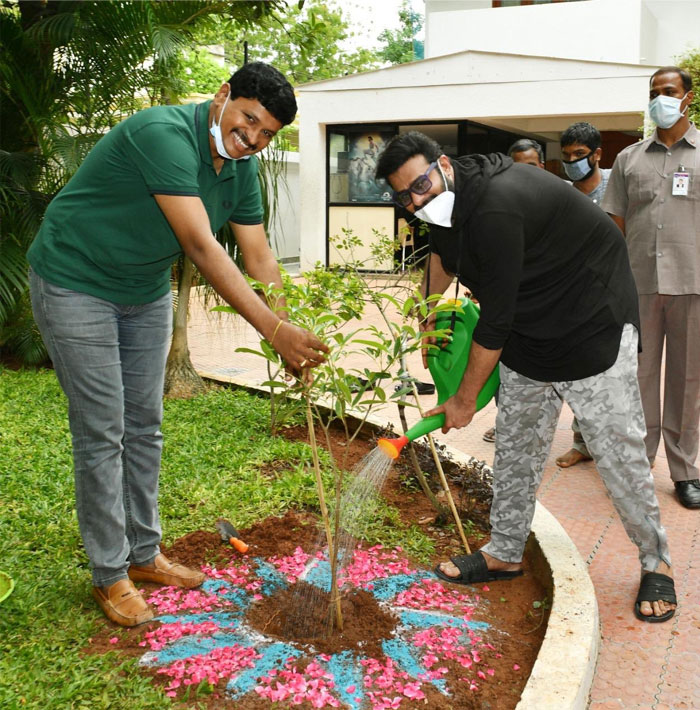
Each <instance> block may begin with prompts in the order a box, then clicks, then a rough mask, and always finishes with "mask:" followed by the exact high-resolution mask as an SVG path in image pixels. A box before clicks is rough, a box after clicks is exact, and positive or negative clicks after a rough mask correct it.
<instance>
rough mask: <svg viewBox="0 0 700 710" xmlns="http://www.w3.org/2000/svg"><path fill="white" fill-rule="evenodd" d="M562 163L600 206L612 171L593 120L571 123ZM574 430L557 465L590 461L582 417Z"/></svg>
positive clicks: (564, 137) (563, 137) (563, 140)
mask: <svg viewBox="0 0 700 710" xmlns="http://www.w3.org/2000/svg"><path fill="white" fill-rule="evenodd" d="M559 145H560V147H561V155H562V161H561V162H562V165H563V166H564V172H565V173H566V176H567V177H568V178H569V180H571V184H572V185H573V186H574V187H575V188H576V189H577V190H579V192H581V193H583V194H584V195H586V197H587V198H588V199H589V200H591V201H592V202H593V203H594V204H596V205H600V203H601V202H602V200H603V195H605V188H606V186H607V184H608V178H609V177H610V170H604V169H603V168H601V167H600V158H601V155H602V153H603V150H602V148H601V138H600V132H599V131H598V129H597V128H596V127H595V126H593V125H591V124H590V123H586V122H583V121H582V122H580V123H574V124H572V125H571V126H569V127H568V128H567V129H566V130H565V131H564V132H563V133H562V134H561V137H560V138H559ZM571 428H572V429H573V432H574V441H573V445H572V447H571V448H570V449H569V450H568V451H567V452H566V453H565V454H562V455H561V456H558V457H557V459H556V462H557V466H561V467H562V468H568V467H569V466H575V465H576V464H577V463H579V462H580V461H590V459H591V454H590V452H589V451H588V447H587V446H586V442H585V441H584V439H583V434H582V433H581V427H579V424H578V420H577V419H576V417H574V420H573V422H572V423H571Z"/></svg>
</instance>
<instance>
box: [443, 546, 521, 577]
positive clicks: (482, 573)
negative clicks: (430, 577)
mask: <svg viewBox="0 0 700 710" xmlns="http://www.w3.org/2000/svg"><path fill="white" fill-rule="evenodd" d="M450 562H452V564H453V565H454V566H455V567H456V568H457V569H458V570H459V572H460V575H459V577H450V576H449V575H447V574H445V573H444V572H443V571H442V570H441V569H440V565H438V566H437V567H436V568H435V574H436V575H437V576H438V577H439V578H440V579H444V580H445V581H446V582H453V583H454V584H477V583H479V582H496V581H498V580H503V579H513V578H514V577H520V576H521V575H522V573H523V571H522V570H521V569H518V570H512V571H504V570H495V569H494V570H491V569H489V568H488V565H487V564H486V560H485V559H484V556H483V555H482V554H481V553H480V552H474V553H472V554H471V555H460V556H458V557H451V558H450Z"/></svg>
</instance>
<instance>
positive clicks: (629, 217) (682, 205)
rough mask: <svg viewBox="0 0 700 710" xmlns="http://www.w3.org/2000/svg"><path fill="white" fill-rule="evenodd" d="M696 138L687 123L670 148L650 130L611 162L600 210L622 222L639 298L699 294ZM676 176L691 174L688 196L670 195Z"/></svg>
mask: <svg viewBox="0 0 700 710" xmlns="http://www.w3.org/2000/svg"><path fill="white" fill-rule="evenodd" d="M699 140H700V135H699V133H698V130H697V129H696V128H695V126H694V125H693V124H692V123H691V125H690V127H689V128H688V130H687V131H686V133H685V135H684V136H683V137H682V138H681V139H680V140H679V141H678V142H677V143H675V144H674V145H672V146H671V147H670V148H669V147H667V146H665V145H664V144H663V143H661V142H660V141H659V139H658V137H657V134H656V131H655V132H654V134H653V135H652V136H651V138H648V139H646V140H644V141H640V142H639V143H635V144H634V145H631V146H628V147H627V148H625V149H624V150H623V151H622V152H621V153H620V154H619V155H618V156H617V158H615V164H614V165H613V168H612V173H611V175H610V180H609V182H608V187H607V189H606V191H605V197H604V198H603V203H602V207H603V209H604V210H605V211H606V212H608V213H610V214H613V215H616V216H618V217H623V218H624V220H625V231H626V235H625V237H626V240H627V248H628V250H629V255H630V263H631V265H632V272H633V273H634V278H635V282H636V284H637V291H638V292H639V293H640V294H651V293H661V294H665V295H670V296H679V295H686V294H700V237H699V236H698V233H699V232H700V150H699V149H698V141H699ZM677 172H687V173H689V174H690V188H689V191H688V195H687V196H681V195H673V194H672V184H673V181H674V173H677Z"/></svg>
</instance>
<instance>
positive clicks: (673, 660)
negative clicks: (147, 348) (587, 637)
mask: <svg viewBox="0 0 700 710" xmlns="http://www.w3.org/2000/svg"><path fill="white" fill-rule="evenodd" d="M365 322H366V323H372V322H373V323H375V324H377V325H378V326H381V324H380V323H379V320H378V318H377V317H376V316H373V315H372V314H371V313H370V314H368V316H367V317H366V318H365ZM257 342H258V336H257V334H256V333H255V331H254V329H253V328H251V327H250V326H248V324H246V323H245V322H243V321H241V320H240V319H238V318H233V317H231V316H229V315H225V316H223V317H212V316H211V315H208V314H207V311H206V309H204V308H203V307H202V306H201V304H200V303H199V302H198V301H197V298H196V294H195V297H194V298H193V301H192V304H191V311H190V325H189V347H190V353H191V357H192V361H193V363H194V364H195V366H196V367H197V369H198V370H200V371H207V372H215V373H218V374H219V375H223V376H226V375H227V374H228V375H230V376H234V377H244V378H245V379H246V380H247V381H249V382H253V383H259V382H262V381H264V380H265V379H267V373H266V372H265V369H264V366H263V365H264V361H263V360H262V359H261V358H259V357H256V356H254V355H249V354H245V353H236V352H235V349H236V348H237V347H239V346H245V347H251V348H255V347H257ZM365 364H368V365H370V366H371V363H362V362H359V361H355V362H352V363H349V366H364V365H365ZM409 370H410V372H411V374H412V375H413V376H414V377H416V378H417V379H419V380H421V381H429V375H428V373H427V372H426V371H425V370H424V369H423V368H422V365H421V363H420V359H419V356H418V355H414V356H412V357H411V358H409ZM387 393H388V394H392V393H393V387H390V388H388V392H387ZM420 401H421V406H422V408H423V410H426V409H429V408H430V407H432V406H433V403H434V402H435V396H433V395H431V396H428V395H425V396H422V397H420ZM376 415H377V416H378V417H380V418H383V419H384V420H386V421H388V422H392V423H393V424H394V427H395V430H396V431H400V429H401V427H400V423H399V418H398V411H397V408H396V406H395V404H393V403H390V404H388V405H386V406H385V407H383V408H382V409H380V410H378V412H377V413H376ZM419 416H420V414H419V412H418V411H417V410H409V411H408V418H409V423H412V422H415V421H417V419H418V418H419ZM495 417H496V408H495V406H494V404H493V403H491V404H489V405H488V406H487V407H485V408H484V409H483V410H482V411H480V412H477V414H476V416H475V417H474V420H473V421H472V423H471V425H470V426H468V427H466V428H465V429H461V430H459V431H452V432H449V433H448V434H447V435H442V434H441V433H439V432H438V433H436V434H435V439H436V440H437V441H440V442H442V443H446V444H448V445H450V446H453V447H455V448H456V449H458V450H460V451H462V452H463V453H465V454H467V455H470V456H473V457H475V458H476V459H478V460H483V461H485V462H486V463H487V464H488V465H492V464H493V452H494V445H493V444H489V443H487V442H485V441H483V440H482V435H483V433H484V431H486V429H489V428H490V427H491V426H493V425H494V422H495ZM571 420H572V414H571V411H570V410H569V408H568V407H567V406H566V405H564V406H563V407H562V414H561V417H560V420H559V422H558V425H557V429H556V432H555V435H554V441H553V444H552V450H551V453H550V455H549V457H548V460H547V464H546V467H545V471H544V475H543V478H542V483H541V485H540V489H539V492H538V497H539V499H540V500H541V501H542V503H543V504H544V505H545V506H546V507H547V508H548V509H549V510H550V512H551V513H552V514H553V515H555V516H556V517H557V518H558V519H559V521H560V522H561V524H562V525H563V526H564V528H565V530H566V531H567V533H568V534H569V536H570V537H571V538H572V540H573V541H574V543H575V544H576V546H577V548H578V549H579V552H580V553H581V556H582V557H583V559H584V560H587V561H589V563H590V564H589V574H590V576H591V579H592V581H593V584H594V586H595V590H596V595H597V598H598V606H599V609H600V617H601V631H602V642H601V649H600V655H599V658H598V666H597V668H596V673H595V677H594V681H593V687H592V689H591V695H590V704H589V710H690V709H691V708H692V709H693V710H700V682H698V681H697V678H698V676H699V675H700V674H699V673H698V668H700V535H699V530H700V514H698V512H697V511H687V510H685V509H684V508H682V507H681V506H680V504H679V503H678V501H677V500H676V498H675V495H674V489H673V484H672V483H671V480H670V476H669V472H668V462H667V460H666V456H665V452H664V451H663V447H661V449H660V450H659V452H658V454H657V458H656V466H655V468H654V469H653V471H652V474H653V476H654V481H655V486H656V491H657V496H658V499H659V505H660V508H661V516H662V522H663V524H664V526H665V528H666V531H667V534H668V538H669V544H670V547H671V555H672V557H673V563H674V572H675V576H676V587H677V594H678V597H679V601H680V604H681V607H680V609H679V611H678V613H677V614H676V616H675V617H674V619H673V620H672V621H670V622H667V623H665V624H649V623H643V622H640V621H638V620H637V619H636V618H635V617H634V614H633V612H632V605H633V601H634V598H635V596H636V590H637V586H638V583H639V562H638V557H637V549H636V547H635V546H634V545H633V544H632V543H631V542H630V541H629V539H628V538H627V535H626V533H625V531H624V529H623V527H622V525H621V523H620V521H619V519H618V518H617V515H616V514H615V513H614V510H613V507H612V504H611V502H610V500H609V498H608V496H607V493H606V491H605V487H604V486H603V484H602V482H601V480H600V477H599V476H598V474H597V472H596V470H595V466H594V464H593V463H592V462H591V463H584V464H579V465H578V466H575V467H573V468H571V469H559V468H558V467H557V466H556V464H555V462H554V460H555V458H556V457H557V456H559V455H560V454H562V453H564V452H565V451H567V450H568V449H569V448H570V446H571V429H570V426H571Z"/></svg>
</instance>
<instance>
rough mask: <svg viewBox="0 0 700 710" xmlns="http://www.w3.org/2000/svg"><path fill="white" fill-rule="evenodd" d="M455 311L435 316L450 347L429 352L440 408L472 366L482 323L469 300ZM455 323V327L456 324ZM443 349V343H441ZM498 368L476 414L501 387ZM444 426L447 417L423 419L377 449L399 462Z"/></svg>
mask: <svg viewBox="0 0 700 710" xmlns="http://www.w3.org/2000/svg"><path fill="white" fill-rule="evenodd" d="M453 303H454V305H455V309H454V310H444V311H439V312H438V313H436V315H435V330H450V329H452V334H451V335H450V337H449V340H448V341H447V344H446V345H444V346H443V347H440V349H439V350H438V349H431V350H429V351H428V369H429V370H430V374H431V375H432V378H433V382H435V387H436V389H437V393H438V404H443V403H444V402H446V401H447V400H448V399H449V398H450V397H452V396H453V395H454V394H456V392H457V390H458V389H459V386H460V384H461V383H462V378H463V377H464V372H465V370H466V369H467V363H468V362H469V351H470V350H471V345H472V334H473V333H474V328H475V327H476V324H477V322H478V320H479V308H478V307H477V306H476V304H475V303H474V302H473V301H470V300H469V299H462V300H455V301H453ZM453 319H454V325H453V324H452V323H453ZM438 345H440V343H438ZM499 382H500V380H499V377H498V365H496V367H495V368H494V369H493V372H492V373H491V374H490V375H489V378H488V379H487V380H486V383H485V384H484V386H483V387H482V389H481V392H479V395H478V397H477V398H476V411H477V412H478V411H479V410H480V409H483V408H484V407H485V406H486V405H487V404H488V403H489V402H490V401H491V398H492V397H493V396H494V394H495V393H496V390H497V389H498V385H499ZM444 424H445V415H444V414H434V415H433V416H432V417H424V418H423V419H421V420H420V421H419V422H418V423H416V424H415V425H414V426H412V427H411V428H410V429H409V430H408V431H407V432H406V433H405V434H404V435H403V436H400V437H399V438H398V439H379V441H378V442H377V446H378V447H379V448H380V449H381V450H382V451H383V452H384V453H385V454H386V455H387V456H389V457H390V458H392V459H396V458H398V457H399V455H400V454H401V450H402V449H403V447H404V446H406V444H408V442H409V441H413V440H414V439H417V438H418V437H419V436H424V435H425V434H428V433H430V432H431V431H435V430H436V429H441V428H442V427H443V425H444Z"/></svg>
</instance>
